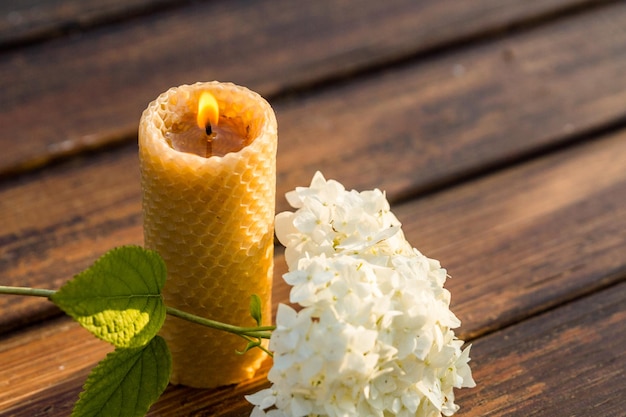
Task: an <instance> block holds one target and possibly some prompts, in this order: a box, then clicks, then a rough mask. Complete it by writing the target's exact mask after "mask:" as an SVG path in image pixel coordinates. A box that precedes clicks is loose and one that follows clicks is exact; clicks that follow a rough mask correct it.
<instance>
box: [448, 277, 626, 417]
mask: <svg viewBox="0 0 626 417" xmlns="http://www.w3.org/2000/svg"><path fill="white" fill-rule="evenodd" d="M624 306H626V284H625V283H622V284H620V285H617V286H614V287H611V288H608V289H607V290H605V291H602V292H599V293H597V294H593V295H591V296H589V297H586V298H583V299H581V300H578V301H576V302H573V303H571V304H568V305H565V306H563V307H561V308H559V309H557V310H554V311H550V312H548V313H546V314H542V315H540V316H537V317H534V318H533V319H531V320H528V321H525V322H524V323H520V324H519V325H516V326H513V327H510V328H508V329H505V330H503V331H500V332H496V333H494V334H491V335H489V336H487V337H485V338H481V339H479V340H477V341H476V342H474V344H473V347H472V355H471V357H472V358H473V361H472V362H471V365H472V369H473V375H474V378H475V379H476V384H477V386H476V388H474V389H471V390H461V391H459V392H458V402H459V404H460V405H461V407H462V408H461V411H460V412H459V413H458V414H455V415H456V416H458V417H473V416H476V417H478V416H480V417H492V416H493V417H495V416H507V417H526V416H537V417H543V416H545V417H553V416H568V417H589V416H602V417H620V416H623V415H624V398H626V385H625V384H622V383H620V382H619V381H620V380H623V379H624V369H626V350H624V343H625V342H626V331H624V325H623V323H624V320H626V309H625V308H624Z"/></svg>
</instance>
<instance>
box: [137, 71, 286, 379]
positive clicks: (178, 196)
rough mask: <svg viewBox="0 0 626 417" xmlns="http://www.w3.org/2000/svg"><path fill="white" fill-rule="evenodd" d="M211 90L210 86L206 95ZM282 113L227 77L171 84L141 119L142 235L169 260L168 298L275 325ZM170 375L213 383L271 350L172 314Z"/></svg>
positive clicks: (234, 319)
mask: <svg viewBox="0 0 626 417" xmlns="http://www.w3.org/2000/svg"><path fill="white" fill-rule="evenodd" d="M206 93H209V94H208V95H207V94H206ZM276 146H277V133H276V118H275V115H274V112H273V111H272V109H271V107H270V105H269V104H268V103H267V102H266V101H265V100H264V99H263V98H262V97H261V96H259V95H258V94H256V93H254V92H252V91H250V90H248V89H246V88H243V87H239V86H235V85H233V84H228V83H218V82H210V83H197V84H194V85H190V86H187V85H185V86H180V87H177V88H172V89H170V90H168V91H167V92H165V93H163V94H161V95H160V96H159V97H158V98H157V99H156V100H155V101H154V102H152V103H151V104H150V105H149V106H148V108H147V109H146V110H145V111H144V113H143V115H142V118H141V123H140V126H139V156H140V166H141V183H142V191H143V212H144V238H145V246H146V247H147V248H151V249H154V250H156V251H158V252H159V253H160V254H161V256H162V257H163V258H164V260H165V262H166V265H167V268H168V278H167V281H166V284H165V288H164V290H163V296H164V298H165V301H166V303H167V304H168V305H171V306H173V307H176V308H179V309H181V310H183V311H187V312H189V313H193V314H196V315H199V316H202V317H207V318H210V319H215V320H219V321H222V322H225V323H229V324H234V325H239V326H253V325H255V323H254V320H253V319H252V318H251V317H250V313H249V302H250V297H251V295H252V294H257V295H259V296H260V297H261V300H262V304H263V307H264V311H263V316H264V323H263V324H264V325H269V324H271V317H270V316H271V298H270V297H271V282H272V268H273V233H274V229H273V222H274V202H275V189H276V186H275V185H276ZM161 334H162V335H163V337H164V338H165V339H166V340H167V342H168V345H169V347H170V350H171V351H172V356H173V374H172V379H171V382H172V383H175V384H184V385H188V386H193V387H202V388H209V387H215V386H220V385H226V384H232V383H237V382H240V381H242V380H245V379H248V378H250V377H251V376H252V375H253V374H254V372H255V371H256V370H257V369H258V368H259V366H260V364H261V362H262V361H263V359H264V358H265V354H264V353H263V352H262V351H260V350H259V349H254V350H251V351H249V352H247V353H246V354H245V355H237V354H236V353H235V352H236V351H237V350H243V348H244V347H245V341H243V339H241V338H239V337H237V336H233V335H229V334H225V333H222V332H218V331H215V330H211V329H206V328H204V327H201V326H199V325H195V324H191V323H188V322H185V321H183V320H180V319H178V318H174V317H168V318H167V320H166V322H165V325H164V327H163V330H162V332H161Z"/></svg>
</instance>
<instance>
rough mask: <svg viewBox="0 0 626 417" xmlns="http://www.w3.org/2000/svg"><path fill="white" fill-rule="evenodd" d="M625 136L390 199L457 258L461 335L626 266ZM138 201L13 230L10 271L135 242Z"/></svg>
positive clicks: (424, 235)
mask: <svg viewBox="0 0 626 417" xmlns="http://www.w3.org/2000/svg"><path fill="white" fill-rule="evenodd" d="M625 139H626V132H623V133H621V134H619V135H615V136H613V137H610V138H606V139H604V140H598V141H594V142H590V143H589V144H587V145H584V146H582V145H581V146H580V147H577V148H574V149H571V150H569V151H568V152H563V153H558V154H556V155H553V156H551V157H547V158H544V159H540V160H538V161H536V162H534V163H530V164H526V165H522V166H520V167H518V168H516V169H512V170H510V171H506V172H503V173H502V174H499V175H496V176H492V177H489V178H486V179H484V180H481V181H477V182H475V183H470V184H467V185H465V186H462V187H458V188H453V189H451V190H449V191H446V192H443V193H441V194H437V195H434V196H431V197H428V198H424V199H423V200H417V201H415V202H411V203H407V204H404V205H402V206H398V207H397V208H395V209H394V210H395V212H396V213H397V215H398V217H399V218H400V220H401V221H403V222H404V230H405V233H406V235H407V237H408V238H409V240H410V241H411V242H412V243H413V244H414V246H416V247H418V248H419V249H420V250H422V251H423V252H424V253H426V254H427V255H429V256H432V257H435V258H438V259H440V260H441V261H442V262H443V264H444V266H445V267H447V268H448V269H449V272H450V274H451V275H452V277H453V278H452V279H450V280H449V282H448V287H449V288H450V290H451V291H452V293H453V294H455V295H457V294H463V296H462V297H461V298H460V299H458V298H457V296H455V297H454V298H453V306H454V310H455V312H456V313H457V314H458V316H459V317H460V318H461V319H462V321H463V322H464V335H465V336H471V337H475V336H477V335H480V334H482V333H484V332H486V331H491V330H493V329H496V328H499V327H502V326H503V325H507V324H510V323H513V322H516V321H519V320H521V319H523V318H524V317H525V316H527V315H528V314H534V313H537V312H539V311H543V310H545V309H547V308H550V307H553V306H554V305H556V304H558V303H561V302H564V301H567V300H569V299H571V298H573V297H577V296H580V295H581V294H585V293H587V292H590V291H593V290H596V289H598V288H601V287H604V286H606V285H609V284H611V283H613V282H615V281H616V280H618V279H621V277H623V275H624V273H625V272H626V263H625V260H624V258H623V252H624V247H625V243H626V140H625ZM580 167H585V169H584V170H583V169H580ZM73 175H77V176H79V175H82V176H83V179H84V180H85V181H86V182H87V184H88V183H89V181H90V176H91V175H93V176H94V177H96V176H99V175H102V173H101V172H100V171H98V170H96V172H94V173H93V174H92V173H89V172H88V171H86V170H84V169H81V170H78V171H77V172H76V173H75V174H72V175H68V173H63V177H65V178H69V179H71V178H72V176H73ZM547 196H549V197H547ZM138 200H139V199H138V197H137V198H135V199H133V198H124V197H123V196H122V197H121V198H120V199H119V200H116V201H112V202H111V201H109V204H111V206H112V207H115V210H111V209H110V208H106V207H105V208H104V209H103V212H101V213H99V212H92V213H91V216H93V217H94V219H102V218H105V216H113V215H115V216H119V217H115V218H113V217H109V219H108V220H107V221H104V220H100V222H98V221H97V220H96V223H95V224H94V225H93V228H92V229H89V228H85V225H84V224H83V222H80V221H79V222H76V224H73V225H71V224H70V225H68V224H66V223H59V224H54V225H53V226H50V227H51V230H50V231H49V234H45V233H44V234H41V235H39V236H38V237H37V240H36V244H35V243H31V242H28V241H25V240H24V239H19V238H16V240H15V241H14V242H10V243H9V244H7V245H6V246H7V249H8V250H7V251H6V252H5V253H6V254H7V257H10V256H11V255H12V254H13V253H15V258H16V259H19V265H20V266H19V267H18V268H15V267H13V265H15V264H16V263H15V262H13V263H11V262H5V263H4V265H3V269H4V273H3V282H5V283H7V284H9V285H30V286H35V287H51V286H53V287H56V286H58V285H60V284H61V283H62V282H63V281H64V280H66V279H67V277H68V276H69V275H71V274H73V273H75V272H77V270H78V269H79V268H82V267H84V266H87V265H88V264H89V263H90V262H92V260H93V259H94V258H95V257H96V256H98V255H99V254H100V253H103V252H104V251H106V250H108V249H109V248H110V247H112V246H114V245H116V244H121V243H138V242H132V241H131V242H128V240H129V239H140V238H139V235H140V233H141V232H140V229H139V228H140V226H139V219H138V214H137V211H138V210H139V207H138V206H139V202H138ZM3 201H4V200H3ZM45 205H46V206H49V207H54V204H52V203H50V202H48V203H46V204H45ZM114 213H115V214H114ZM53 216H58V217H59V218H63V213H54V211H53V210H51V213H50V217H53ZM51 220H52V221H53V222H54V221H55V219H54V218H52V219H51ZM14 221H18V216H17V215H16V216H15V220H14ZM12 223H13V222H12ZM93 236H96V237H93ZM68 257H71V259H68ZM494 260H497V263H496V261H494ZM83 265H84V266H83ZM276 265H277V268H276V274H275V282H276V284H275V285H276V291H278V292H279V293H280V294H282V296H280V297H278V298H276V300H285V299H287V296H286V294H287V291H288V289H287V288H286V287H285V286H284V284H283V283H282V280H281V279H280V278H279V277H280V276H281V275H282V273H283V272H284V268H285V266H284V262H283V261H282V259H281V258H280V257H278V258H277V261H276ZM72 268H76V269H75V270H73V271H72V270H71V269H72ZM463 297H467V298H463ZM463 299H465V300H466V301H463ZM469 300H471V301H469ZM0 303H2V304H0V308H2V310H3V311H6V314H5V315H4V316H3V317H2V320H3V321H2V325H3V327H4V328H5V330H6V329H7V328H10V327H13V326H15V325H16V324H21V322H23V321H29V320H32V319H33V318H32V317H31V315H33V314H39V315H41V314H50V313H51V311H50V310H49V309H50V305H49V304H48V303H46V302H44V301H42V300H31V299H22V298H19V297H18V298H16V297H6V296H5V297H2V298H0Z"/></svg>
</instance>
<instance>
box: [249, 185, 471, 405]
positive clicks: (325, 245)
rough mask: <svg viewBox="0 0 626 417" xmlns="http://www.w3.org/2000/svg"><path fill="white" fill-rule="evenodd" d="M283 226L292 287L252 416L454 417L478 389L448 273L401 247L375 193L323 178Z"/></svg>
mask: <svg viewBox="0 0 626 417" xmlns="http://www.w3.org/2000/svg"><path fill="white" fill-rule="evenodd" d="M287 200H288V201H289V203H290V204H291V205H292V206H293V207H294V208H296V209H297V210H296V211H295V212H284V213H280V214H279V215H278V216H277V217H276V235H277V237H278V239H279V240H280V241H281V243H283V244H284V245H285V257H286V260H287V264H288V266H289V272H288V273H286V274H285V275H284V279H285V281H286V282H287V283H288V284H290V285H292V289H291V293H290V301H291V302H292V303H294V304H299V305H300V306H301V307H302V308H301V309H300V310H299V311H296V310H294V309H293V308H291V307H289V306H286V305H280V306H279V307H278V313H277V316H276V330H275V331H274V332H273V334H272V337H271V339H270V345H269V348H270V350H272V351H273V352H274V364H273V366H272V369H271V370H270V372H269V375H268V379H269V380H270V382H272V385H271V387H270V388H267V389H264V390H261V391H259V392H257V393H256V394H253V395H250V396H247V397H246V398H247V399H248V401H249V402H251V403H252V404H254V405H255V407H254V409H253V411H252V417H261V416H268V417H301V416H329V417H335V416H336V417H339V416H341V417H348V416H379V417H383V416H429V417H430V416H441V415H442V414H443V415H446V416H450V415H452V414H454V413H455V412H456V411H457V410H458V406H457V405H456V404H455V403H454V392H453V388H460V387H472V386H474V381H473V379H472V376H471V371H470V368H469V366H468V364H467V363H468V361H469V347H468V348H466V349H465V350H461V346H462V345H463V341H461V340H458V339H457V338H455V336H454V332H453V331H452V330H451V329H453V328H456V327H458V326H459V324H460V322H459V320H458V319H457V318H456V317H455V316H454V314H453V313H452V312H451V311H450V310H449V303H450V293H449V292H448V291H447V290H446V289H444V288H443V284H444V282H445V280H446V277H447V275H446V271H445V269H442V268H441V266H440V265H439V262H438V261H436V260H433V259H429V258H427V257H425V256H424V255H422V254H421V253H420V252H418V251H417V250H416V249H414V248H412V247H411V245H410V244H409V243H408V242H407V241H406V239H405V237H404V235H403V233H402V231H401V229H400V222H399V221H398V219H397V218H396V217H395V216H394V215H393V214H392V213H391V211H390V208H389V203H388V202H387V199H386V197H385V195H384V193H382V192H381V191H379V190H373V191H365V192H357V191H347V190H345V188H344V187H343V186H342V185H341V184H340V183H338V182H336V181H332V180H330V181H326V180H325V179H324V177H323V176H322V175H321V174H320V173H317V174H315V176H314V177H313V180H312V182H311V185H310V187H299V188H296V190H295V191H292V192H290V193H288V194H287Z"/></svg>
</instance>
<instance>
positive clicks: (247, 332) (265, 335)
mask: <svg viewBox="0 0 626 417" xmlns="http://www.w3.org/2000/svg"><path fill="white" fill-rule="evenodd" d="M167 314H169V315H171V316H175V317H178V318H181V319H183V320H187V321H190V322H192V323H197V324H200V325H202V326H206V327H210V328H212V329H216V330H221V331H224V332H228V333H232V334H236V335H239V336H249V337H254V338H261V339H269V338H270V336H271V335H272V330H274V329H275V326H261V327H239V326H233V325H231V324H226V323H222V322H219V321H215V320H211V319H205V318H204V317H198V316H195V315H193V314H190V313H186V312H184V311H182V310H179V309H177V308H174V307H169V306H168V307H167Z"/></svg>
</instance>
